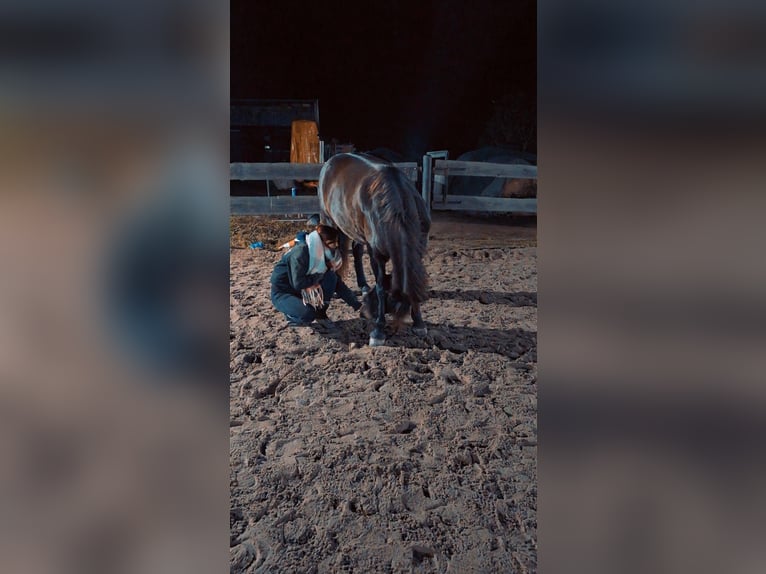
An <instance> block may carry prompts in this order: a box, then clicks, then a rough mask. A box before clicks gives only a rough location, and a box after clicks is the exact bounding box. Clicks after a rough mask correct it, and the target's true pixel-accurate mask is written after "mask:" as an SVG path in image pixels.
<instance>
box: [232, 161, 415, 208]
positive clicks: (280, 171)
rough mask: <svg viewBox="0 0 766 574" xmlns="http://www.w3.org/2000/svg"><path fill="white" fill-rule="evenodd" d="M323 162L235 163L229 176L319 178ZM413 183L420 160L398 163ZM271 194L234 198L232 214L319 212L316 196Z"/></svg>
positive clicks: (234, 177) (236, 177)
mask: <svg viewBox="0 0 766 574" xmlns="http://www.w3.org/2000/svg"><path fill="white" fill-rule="evenodd" d="M322 165H323V164H321V163H232V164H230V166H229V179H230V180H236V181H265V180H272V179H273V180H276V179H282V180H285V179H287V180H290V179H294V180H300V181H316V180H318V179H319V172H320V171H321V170H322ZM394 165H395V166H396V167H398V168H399V169H401V170H402V171H403V172H404V173H405V174H406V175H407V177H409V178H410V180H412V181H413V182H417V180H418V173H419V170H418V164H417V163H416V162H414V161H413V162H403V163H395V164H394ZM287 193H288V195H271V196H269V197H232V198H231V199H230V212H231V215H292V214H311V213H318V212H319V199H318V198H317V196H316V195H305V196H303V195H301V196H297V197H292V195H289V193H290V192H287Z"/></svg>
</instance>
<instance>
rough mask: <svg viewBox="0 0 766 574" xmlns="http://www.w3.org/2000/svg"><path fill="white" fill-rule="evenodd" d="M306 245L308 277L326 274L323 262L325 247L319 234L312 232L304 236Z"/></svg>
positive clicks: (325, 264)
mask: <svg viewBox="0 0 766 574" xmlns="http://www.w3.org/2000/svg"><path fill="white" fill-rule="evenodd" d="M306 245H308V248H309V270H308V274H309V275H314V274H315V273H326V272H327V263H326V262H325V246H324V243H322V238H321V237H320V236H319V232H317V231H312V232H311V233H309V234H308V235H307V236H306Z"/></svg>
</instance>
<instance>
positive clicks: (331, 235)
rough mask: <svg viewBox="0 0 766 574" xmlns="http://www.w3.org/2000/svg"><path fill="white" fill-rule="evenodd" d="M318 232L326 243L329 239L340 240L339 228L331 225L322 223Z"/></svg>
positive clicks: (318, 227) (318, 226)
mask: <svg viewBox="0 0 766 574" xmlns="http://www.w3.org/2000/svg"><path fill="white" fill-rule="evenodd" d="M317 233H319V237H321V238H322V241H323V242H324V243H327V242H328V241H338V230H337V229H335V228H334V227H330V226H329V225H322V224H321V223H320V224H319V225H317Z"/></svg>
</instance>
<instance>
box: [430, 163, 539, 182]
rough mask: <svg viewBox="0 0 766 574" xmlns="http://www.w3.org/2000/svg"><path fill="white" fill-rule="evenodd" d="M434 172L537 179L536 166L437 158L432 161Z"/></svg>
mask: <svg viewBox="0 0 766 574" xmlns="http://www.w3.org/2000/svg"><path fill="white" fill-rule="evenodd" d="M434 173H439V174H445V175H447V176H450V175H465V176H482V177H508V178H520V179H537V166H534V165H524V164H500V163H479V162H475V161H457V160H451V159H449V160H445V159H437V160H436V161H435V162H434Z"/></svg>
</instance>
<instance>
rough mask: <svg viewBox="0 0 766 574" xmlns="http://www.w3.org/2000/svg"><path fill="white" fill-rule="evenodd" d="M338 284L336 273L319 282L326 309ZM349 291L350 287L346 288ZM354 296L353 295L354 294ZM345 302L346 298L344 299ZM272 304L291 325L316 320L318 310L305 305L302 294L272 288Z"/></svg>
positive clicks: (327, 275) (304, 323) (306, 323)
mask: <svg viewBox="0 0 766 574" xmlns="http://www.w3.org/2000/svg"><path fill="white" fill-rule="evenodd" d="M337 283H338V276H337V275H336V274H335V272H334V271H328V272H327V273H325V274H324V277H323V278H322V280H321V281H320V282H319V284H320V285H321V286H322V292H323V293H324V304H325V308H327V306H328V305H329V303H330V297H331V294H332V293H334V292H335V289H336V285H337ZM346 289H348V287H346ZM352 295H353V293H352ZM344 300H345V298H344ZM271 303H272V304H273V305H274V308H275V309H276V310H277V311H280V312H281V313H284V315H285V317H287V320H288V321H289V322H291V323H297V324H299V325H308V324H309V323H311V322H312V321H313V320H314V319H316V309H314V308H313V307H312V306H311V305H304V304H303V298H302V297H301V294H300V293H298V294H297V295H296V294H295V293H294V292H289V291H278V290H276V289H274V286H273V285H272V286H271Z"/></svg>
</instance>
